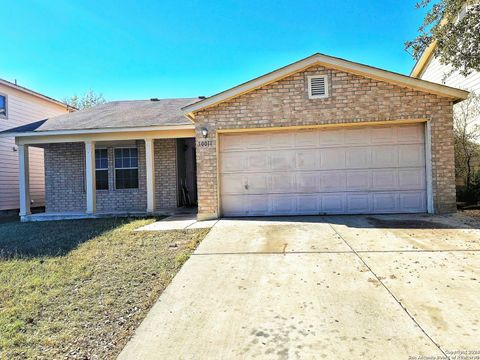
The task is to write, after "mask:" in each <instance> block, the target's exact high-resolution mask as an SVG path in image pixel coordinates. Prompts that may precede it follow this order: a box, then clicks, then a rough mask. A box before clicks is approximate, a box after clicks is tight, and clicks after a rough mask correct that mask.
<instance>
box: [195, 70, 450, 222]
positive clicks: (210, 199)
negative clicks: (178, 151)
mask: <svg viewBox="0 0 480 360" xmlns="http://www.w3.org/2000/svg"><path fill="white" fill-rule="evenodd" d="M324 74H326V75H328V79H329V87H330V88H329V90H330V96H329V97H328V98H326V99H309V98H308V93H307V87H308V86H307V81H306V79H307V76H309V75H324ZM195 116H196V133H197V138H201V137H202V136H201V129H202V128H203V127H205V126H206V127H207V128H208V129H209V140H213V146H212V147H199V148H197V166H198V168H197V185H198V197H199V217H200V218H208V217H216V216H217V215H218V214H217V204H218V196H217V191H218V184H217V158H216V157H217V154H216V145H217V144H216V140H215V133H216V130H220V129H246V128H268V127H273V126H275V127H288V126H294V125H318V124H340V123H352V122H366V121H369V122H373V121H386V120H399V119H419V118H426V119H429V120H431V124H432V126H431V128H432V168H433V169H432V172H433V179H432V180H433V198H434V206H435V211H436V212H441V213H443V212H451V211H455V177H454V153H453V124H452V102H451V100H449V99H446V98H441V97H439V96H436V95H431V94H427V93H423V92H420V91H415V90H411V89H408V88H403V87H400V86H396V85H392V84H389V83H385V82H381V81H376V80H372V79H369V78H365V77H361V76H357V75H353V74H349V73H345V72H341V71H337V70H333V69H327V68H324V67H322V66H312V67H310V68H308V69H306V70H305V71H302V72H299V73H297V74H294V75H292V76H289V77H287V78H284V79H282V80H279V81H277V82H275V83H272V84H269V85H266V86H264V87H262V88H259V89H257V90H255V91H252V92H250V93H247V94H244V95H242V96H239V97H237V98H234V99H232V100H229V101H226V102H224V103H221V104H218V105H216V106H213V107H211V108H208V109H205V110H201V111H198V112H197V113H196V115H195Z"/></svg>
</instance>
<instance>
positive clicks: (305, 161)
mask: <svg viewBox="0 0 480 360" xmlns="http://www.w3.org/2000/svg"><path fill="white" fill-rule="evenodd" d="M295 160H296V161H295V168H296V169H297V170H315V169H318V168H319V167H320V154H319V152H318V150H316V149H307V150H297V151H296V152H295Z"/></svg>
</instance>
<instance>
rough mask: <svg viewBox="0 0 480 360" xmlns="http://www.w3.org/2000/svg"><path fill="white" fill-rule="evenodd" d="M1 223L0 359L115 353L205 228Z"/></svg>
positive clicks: (111, 222)
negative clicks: (152, 229)
mask: <svg viewBox="0 0 480 360" xmlns="http://www.w3.org/2000/svg"><path fill="white" fill-rule="evenodd" d="M153 221H154V220H153V219H150V220H134V219H92V220H78V221H56V222H41V223H23V224H22V223H18V222H12V223H3V224H0V358H2V359H17V358H18V359H20V358H22V359H24V358H30V359H33V358H35V359H52V358H55V359H56V358H71V359H92V358H93V359H95V358H98V359H114V358H115V357H116V356H117V355H118V353H119V352H120V351H121V349H122V348H123V346H124V345H125V344H126V342H127V341H128V339H129V337H130V336H131V335H132V334H133V332H134V330H135V329H136V327H137V326H138V325H139V323H140V321H141V320H142V319H143V318H144V317H145V315H146V313H147V312H148V310H149V309H150V307H151V306H152V304H153V303H154V302H155V300H156V299H157V298H158V296H159V295H160V294H161V293H162V291H163V290H164V289H165V287H166V286H167V285H168V284H169V282H170V281H171V279H172V278H173V277H174V276H175V274H176V273H177V271H178V270H179V269H180V267H181V266H182V264H183V263H184V262H185V261H186V260H187V259H188V257H189V256H190V254H191V253H192V251H193V250H194V249H195V248H196V246H197V244H198V243H199V242H200V241H201V240H202V239H203V237H204V236H205V235H206V234H207V233H208V230H205V229H198V230H182V231H169V232H134V231H133V230H134V229H136V228H138V227H140V226H143V225H146V224H148V223H151V222H153Z"/></svg>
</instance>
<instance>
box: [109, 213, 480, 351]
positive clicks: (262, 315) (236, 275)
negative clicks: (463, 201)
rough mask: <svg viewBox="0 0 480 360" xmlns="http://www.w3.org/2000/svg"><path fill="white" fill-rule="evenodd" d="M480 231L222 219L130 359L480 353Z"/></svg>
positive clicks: (415, 222)
mask: <svg viewBox="0 0 480 360" xmlns="http://www.w3.org/2000/svg"><path fill="white" fill-rule="evenodd" d="M478 294H480V230H479V229H471V228H468V227H467V226H465V225H464V224H463V223H462V222H460V221H457V220H456V219H455V218H447V217H432V216H419V215H415V216H370V217H366V216H346V217H303V218H277V219H273V218H270V219H256V220H228V219H227V220H221V221H220V222H218V223H217V224H216V225H215V226H214V227H213V228H212V230H211V231H210V233H209V234H208V235H207V237H206V238H205V239H204V240H203V242H202V243H201V244H200V246H199V247H198V249H197V250H196V252H195V254H194V255H193V256H192V257H191V258H190V259H189V260H188V261H187V262H186V263H185V265H184V266H183V268H182V269H181V270H180V272H179V273H178V274H177V276H176V277H175V278H174V280H173V281H172V283H171V284H170V285H169V287H168V288H167V289H166V291H165V292H164V293H163V294H162V296H161V297H160V299H159V300H158V302H157V303H156V304H155V306H154V307H153V308H152V310H151V311H150V313H149V314H148V315H147V317H146V319H145V320H144V321H143V323H142V324H141V326H140V327H139V328H138V330H137V332H136V334H135V336H134V337H133V339H132V340H131V341H130V342H129V343H128V344H127V346H126V347H125V349H124V350H123V352H122V353H121V354H120V356H119V359H122V360H123V359H129V360H132V359H144V360H148V359H252V358H256V359H323V358H325V359H402V360H407V359H409V357H410V358H411V359H415V358H416V359H419V358H420V357H421V356H432V357H434V356H437V358H438V359H441V358H445V359H446V358H447V354H448V353H449V352H453V351H460V350H462V351H464V350H470V351H477V350H480V346H479V342H478V339H479V338H480V311H479V310H478V309H480V297H479V296H478Z"/></svg>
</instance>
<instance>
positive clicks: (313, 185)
mask: <svg viewBox="0 0 480 360" xmlns="http://www.w3.org/2000/svg"><path fill="white" fill-rule="evenodd" d="M295 181H296V184H297V192H300V193H303V192H309V193H316V192H318V191H319V182H320V180H319V177H318V173H317V172H300V173H298V174H297V175H296V177H295Z"/></svg>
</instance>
